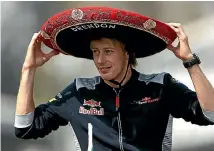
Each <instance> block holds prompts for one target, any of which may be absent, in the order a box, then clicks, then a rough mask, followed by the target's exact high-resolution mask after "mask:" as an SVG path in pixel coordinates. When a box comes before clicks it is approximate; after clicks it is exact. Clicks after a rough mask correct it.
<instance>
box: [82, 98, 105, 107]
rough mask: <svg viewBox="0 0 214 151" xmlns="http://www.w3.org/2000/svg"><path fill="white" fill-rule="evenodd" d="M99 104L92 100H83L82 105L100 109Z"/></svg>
mask: <svg viewBox="0 0 214 151" xmlns="http://www.w3.org/2000/svg"><path fill="white" fill-rule="evenodd" d="M100 104H101V102H97V101H94V100H93V99H92V100H84V104H83V105H88V106H90V107H101V105H100Z"/></svg>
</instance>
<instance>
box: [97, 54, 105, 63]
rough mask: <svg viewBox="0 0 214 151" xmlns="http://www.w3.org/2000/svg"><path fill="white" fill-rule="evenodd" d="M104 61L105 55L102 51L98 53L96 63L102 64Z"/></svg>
mask: <svg viewBox="0 0 214 151" xmlns="http://www.w3.org/2000/svg"><path fill="white" fill-rule="evenodd" d="M104 62H105V57H104V55H103V54H102V53H100V54H99V56H98V60H97V63H99V64H103V63H104Z"/></svg>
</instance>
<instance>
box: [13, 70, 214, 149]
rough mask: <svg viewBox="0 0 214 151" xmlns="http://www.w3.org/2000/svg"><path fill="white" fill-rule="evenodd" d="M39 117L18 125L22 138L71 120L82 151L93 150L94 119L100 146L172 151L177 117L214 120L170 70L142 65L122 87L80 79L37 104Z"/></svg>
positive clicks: (43, 133) (96, 141) (204, 121)
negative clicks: (147, 71) (143, 69)
mask: <svg viewBox="0 0 214 151" xmlns="http://www.w3.org/2000/svg"><path fill="white" fill-rule="evenodd" d="M116 104H117V105H118V106H116ZM33 117H34V118H33V120H32V123H31V124H30V125H29V126H27V127H23V128H18V127H15V134H16V136H17V137H19V138H22V139H37V138H42V137H44V136H46V135H48V134H49V133H50V132H51V131H52V130H57V129H58V128H59V126H64V125H67V124H68V123H69V124H70V125H71V126H72V128H73V130H74V132H75V140H76V143H75V145H76V146H77V150H82V151H87V149H88V145H89V144H88V137H89V136H88V135H89V134H88V124H89V123H91V125H92V127H93V129H92V134H93V135H92V138H93V141H92V142H93V148H94V151H120V150H121V151H123V150H124V151H161V150H164V151H167V150H171V141H172V140H171V137H172V134H171V130H172V118H173V117H175V118H183V119H184V120H185V121H187V122H191V123H193V124H197V125H211V124H214V122H212V121H211V120H209V119H208V118H207V117H206V116H205V115H204V114H203V111H202V109H201V107H200V104H199V101H198V99H197V95H196V93H195V92H193V91H192V90H190V89H189V88H187V87H186V86H185V85H184V84H182V83H180V82H178V81H177V80H175V79H174V78H173V77H172V76H171V75H170V74H168V73H159V74H151V75H145V74H142V73H139V72H137V71H136V70H132V77H131V79H130V80H129V81H128V82H127V84H126V85H124V86H122V88H121V89H114V88H112V87H110V86H109V85H107V84H106V83H105V82H104V81H103V80H102V78H101V77H100V76H96V77H94V78H77V79H75V80H74V82H72V83H71V84H70V85H69V86H67V87H66V88H65V89H64V90H63V91H62V92H60V93H59V94H58V95H56V96H55V98H54V99H52V101H50V102H48V103H45V104H41V105H39V106H38V107H36V108H35V111H34V116H33Z"/></svg>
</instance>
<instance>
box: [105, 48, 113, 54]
mask: <svg viewBox="0 0 214 151" xmlns="http://www.w3.org/2000/svg"><path fill="white" fill-rule="evenodd" d="M112 52H113V51H112V50H111V49H107V50H105V54H111V53H112Z"/></svg>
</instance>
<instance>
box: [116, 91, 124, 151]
mask: <svg viewBox="0 0 214 151" xmlns="http://www.w3.org/2000/svg"><path fill="white" fill-rule="evenodd" d="M114 91H115V93H116V98H115V106H116V111H118V109H119V107H120V92H121V90H119V92H118V93H117V91H116V90H115V89H114ZM117 123H118V129H119V144H120V150H121V151H124V149H123V129H122V124H121V119H120V112H118V114H117Z"/></svg>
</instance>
